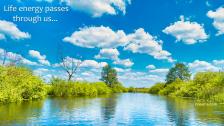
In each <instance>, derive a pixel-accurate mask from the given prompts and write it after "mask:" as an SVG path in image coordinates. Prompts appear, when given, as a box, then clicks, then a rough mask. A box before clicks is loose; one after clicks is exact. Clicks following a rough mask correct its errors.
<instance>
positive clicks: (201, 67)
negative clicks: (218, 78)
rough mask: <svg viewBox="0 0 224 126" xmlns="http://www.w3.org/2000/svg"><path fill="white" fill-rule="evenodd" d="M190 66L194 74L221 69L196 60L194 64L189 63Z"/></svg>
mask: <svg viewBox="0 0 224 126" xmlns="http://www.w3.org/2000/svg"><path fill="white" fill-rule="evenodd" d="M188 66H189V68H190V70H191V71H192V72H193V73H196V72H204V71H218V70H219V68H218V67H216V66H214V65H213V64H211V63H208V62H206V61H200V60H195V61H194V62H193V63H189V64H188Z"/></svg>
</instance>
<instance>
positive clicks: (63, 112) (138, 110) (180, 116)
mask: <svg viewBox="0 0 224 126" xmlns="http://www.w3.org/2000/svg"><path fill="white" fill-rule="evenodd" d="M0 125H3V126H7V125H16V126H17V125H18V126H24V125H29V126H30V125H31V126H32V125H44V126H45V125H46V126H56V125H58V126H61V125H63V126H64V125H65V126H66V125H69V126H70V125H77V126H117V125H118V126H185V125H186V126H190V125H192V126H199V125H200V126H207V125H211V126H218V125H220V126H221V125H224V106H223V105H215V104H209V105H197V104H195V103H194V102H193V101H192V100H186V99H177V98H166V97H160V96H153V95H150V94H141V93H132V94H130V93H124V94H117V95H111V96H109V97H99V98H46V99H44V100H41V101H34V102H24V103H20V104H18V103H17V104H8V105H0Z"/></svg>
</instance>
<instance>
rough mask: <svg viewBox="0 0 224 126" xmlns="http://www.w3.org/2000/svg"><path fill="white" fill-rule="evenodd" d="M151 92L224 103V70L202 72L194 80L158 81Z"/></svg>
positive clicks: (199, 100) (198, 100)
mask: <svg viewBox="0 0 224 126" xmlns="http://www.w3.org/2000/svg"><path fill="white" fill-rule="evenodd" d="M149 93H151V94H158V95H165V96H172V97H188V98H192V99H195V100H196V101H197V102H211V103H224V72H200V73H197V74H196V75H195V76H194V78H193V80H189V81H182V80H180V79H177V80H176V81H174V82H172V83H170V84H165V83H157V84H155V85H154V86H152V87H151V88H150V89H149Z"/></svg>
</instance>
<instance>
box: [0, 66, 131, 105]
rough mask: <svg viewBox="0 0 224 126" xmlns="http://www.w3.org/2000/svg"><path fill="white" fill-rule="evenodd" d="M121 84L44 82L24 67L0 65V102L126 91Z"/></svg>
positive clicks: (56, 80) (59, 80)
mask: <svg viewBox="0 0 224 126" xmlns="http://www.w3.org/2000/svg"><path fill="white" fill-rule="evenodd" d="M127 91H128V90H127V89H126V88H124V87H123V86H122V85H121V84H116V85H114V86H113V87H109V86H108V85H106V84H105V83H104V82H78V81H66V80H62V79H53V80H52V81H51V82H50V83H49V84H46V83H44V82H43V81H42V79H41V78H40V77H38V76H35V75H34V74H33V72H32V71H31V70H29V69H27V68H25V67H16V66H0V103H10V102H21V101H25V100H36V99H42V98H44V97H45V96H47V95H51V96H56V97H83V96H84V97H85V96H87V97H95V96H99V95H107V94H110V93H120V92H127Z"/></svg>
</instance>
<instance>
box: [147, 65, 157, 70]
mask: <svg viewBox="0 0 224 126" xmlns="http://www.w3.org/2000/svg"><path fill="white" fill-rule="evenodd" d="M146 68H147V69H155V68H156V67H155V65H151V64H150V65H148V66H146Z"/></svg>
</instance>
